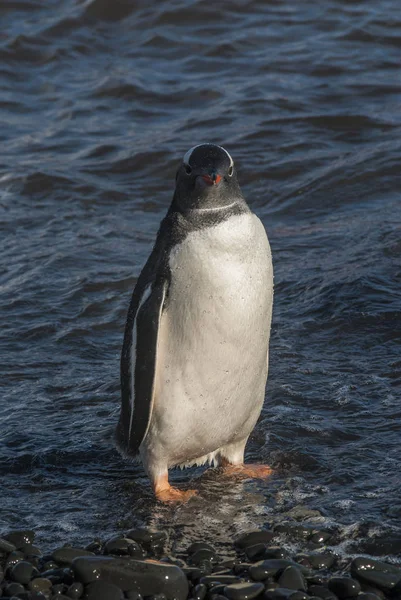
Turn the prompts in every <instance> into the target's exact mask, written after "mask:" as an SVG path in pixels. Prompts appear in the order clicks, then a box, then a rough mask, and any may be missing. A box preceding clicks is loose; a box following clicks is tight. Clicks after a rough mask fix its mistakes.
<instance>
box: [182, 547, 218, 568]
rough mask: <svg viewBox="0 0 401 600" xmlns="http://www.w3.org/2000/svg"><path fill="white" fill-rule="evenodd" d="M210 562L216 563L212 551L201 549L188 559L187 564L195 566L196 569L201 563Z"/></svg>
mask: <svg viewBox="0 0 401 600" xmlns="http://www.w3.org/2000/svg"><path fill="white" fill-rule="evenodd" d="M205 561H206V562H210V563H215V564H216V563H217V561H218V556H217V554H216V553H215V552H214V550H208V549H207V548H202V549H200V550H197V551H196V552H194V553H193V554H192V555H191V556H189V557H188V564H190V565H195V566H196V567H197V566H199V565H201V564H202V563H205Z"/></svg>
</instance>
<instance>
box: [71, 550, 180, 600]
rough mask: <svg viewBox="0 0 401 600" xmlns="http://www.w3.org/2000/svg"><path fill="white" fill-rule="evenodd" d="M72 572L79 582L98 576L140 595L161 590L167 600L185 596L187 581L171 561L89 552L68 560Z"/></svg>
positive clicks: (90, 580) (176, 599)
mask: <svg viewBox="0 0 401 600" xmlns="http://www.w3.org/2000/svg"><path fill="white" fill-rule="evenodd" d="M72 568H73V570H74V573H75V576H76V578H77V579H78V581H81V583H83V584H89V583H92V581H96V580H98V579H100V580H102V581H108V582H109V583H114V584H115V585H118V586H119V587H120V588H121V589H122V590H123V591H124V592H125V591H127V590H131V589H135V590H136V591H137V592H139V593H140V594H141V595H142V596H150V595H152V594H159V593H164V594H166V596H167V598H168V599H169V600H170V599H171V600H186V598H187V596H188V581H187V578H186V577H185V574H184V573H183V571H182V570H181V569H180V568H179V567H176V566H174V565H169V564H166V563H161V562H156V561H151V562H148V561H142V560H136V559H134V558H128V557H127V558H126V557H122V558H112V557H109V556H95V557H92V556H89V557H80V558H76V559H75V560H74V562H73V563H72Z"/></svg>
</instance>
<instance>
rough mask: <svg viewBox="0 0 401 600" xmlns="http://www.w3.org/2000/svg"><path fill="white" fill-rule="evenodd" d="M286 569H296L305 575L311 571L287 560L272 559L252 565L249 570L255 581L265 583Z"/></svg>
mask: <svg viewBox="0 0 401 600" xmlns="http://www.w3.org/2000/svg"><path fill="white" fill-rule="evenodd" d="M286 567H296V568H298V569H300V570H301V572H303V573H304V574H307V573H308V572H309V571H308V569H306V568H305V567H303V566H302V565H298V564H297V563H294V562H293V561H292V560H286V559H283V558H271V559H269V560H262V561H260V562H258V563H255V564H254V565H252V566H251V567H250V569H249V574H250V576H251V577H252V579H253V580H254V581H263V580H264V579H267V578H268V577H272V576H273V577H274V576H276V575H277V573H278V572H279V571H281V570H282V569H285V568H286Z"/></svg>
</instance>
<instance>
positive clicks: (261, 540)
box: [234, 529, 274, 550]
mask: <svg viewBox="0 0 401 600" xmlns="http://www.w3.org/2000/svg"><path fill="white" fill-rule="evenodd" d="M273 538H274V533H273V531H269V530H267V529H261V530H259V531H250V532H248V533H244V534H242V535H240V536H239V537H238V538H237V539H236V540H235V541H234V545H235V546H236V547H237V548H238V549H239V550H245V548H248V547H249V546H254V545H255V544H269V543H270V542H271V541H272V539H273Z"/></svg>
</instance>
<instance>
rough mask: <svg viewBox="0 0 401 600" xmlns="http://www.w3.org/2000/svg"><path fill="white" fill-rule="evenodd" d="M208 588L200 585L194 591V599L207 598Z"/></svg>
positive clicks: (202, 584) (201, 599)
mask: <svg viewBox="0 0 401 600" xmlns="http://www.w3.org/2000/svg"><path fill="white" fill-rule="evenodd" d="M206 592H207V587H206V585H205V584H204V583H198V585H196V586H195V587H194V589H193V590H192V598H193V599H194V600H203V599H204V598H205V596H206Z"/></svg>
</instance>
